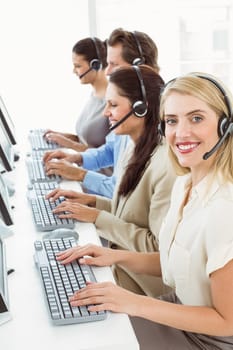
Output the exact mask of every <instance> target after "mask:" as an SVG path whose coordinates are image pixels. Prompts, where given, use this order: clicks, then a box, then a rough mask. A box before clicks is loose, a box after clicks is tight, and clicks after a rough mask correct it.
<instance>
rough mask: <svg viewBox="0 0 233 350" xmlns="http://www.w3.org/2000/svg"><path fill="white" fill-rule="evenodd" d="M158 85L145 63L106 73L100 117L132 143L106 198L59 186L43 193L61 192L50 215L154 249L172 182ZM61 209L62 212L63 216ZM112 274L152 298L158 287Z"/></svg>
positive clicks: (116, 243)
mask: <svg viewBox="0 0 233 350" xmlns="http://www.w3.org/2000/svg"><path fill="white" fill-rule="evenodd" d="M162 86H163V80H162V79H161V77H160V76H159V75H158V74H157V73H155V71H154V70H153V69H152V68H150V67H148V66H140V68H139V67H137V66H131V67H125V68H119V69H117V70H116V71H114V72H113V73H112V74H111V75H110V77H109V85H108V87H107V91H106V101H107V105H106V108H105V116H106V117H107V119H109V120H110V123H111V125H112V126H114V132H115V133H116V134H117V135H129V136H130V139H131V141H132V142H131V143H130V144H129V146H128V148H127V152H126V154H125V156H126V157H125V159H123V160H122V162H123V164H125V165H126V166H125V169H124V171H123V174H121V175H120V176H119V178H118V183H117V185H116V189H115V192H114V196H113V199H112V200H110V199H107V198H104V197H99V196H93V195H87V194H83V193H77V192H73V191H63V190H56V191H53V192H51V193H50V194H49V196H48V197H49V198H51V199H55V198H57V197H59V196H61V195H62V196H65V197H66V198H67V200H66V201H65V203H64V205H60V206H58V207H57V208H56V210H55V213H57V214H58V215H59V216H60V217H72V218H75V219H77V220H81V221H86V222H93V223H95V225H96V228H97V230H98V233H99V235H100V236H101V237H103V238H105V239H107V240H109V241H110V246H111V247H112V248H114V249H117V250H118V249H126V250H133V251H140V252H153V251H155V250H157V249H158V242H157V238H158V237H157V234H158V232H159V229H160V225H161V222H162V219H163V217H164V215H165V214H166V212H167V209H168V207H169V203H170V192H171V188H172V185H173V183H174V180H175V174H174V172H173V170H172V167H171V165H170V162H169V159H168V157H167V147H166V145H165V144H162V143H160V137H159V135H158V132H157V127H158V122H159V115H158V112H159V111H158V108H159V96H160V90H161V87H162ZM132 87H133V88H132ZM123 119H124V122H122V120H123ZM123 168H124V166H123ZM64 210H65V211H66V212H68V213H67V214H63V212H64ZM114 273H115V277H116V280H117V282H118V284H120V285H122V286H124V287H125V288H127V289H129V290H132V291H135V292H136V293H139V294H147V295H153V296H155V295H160V294H161V293H162V292H163V291H164V289H163V287H164V286H163V285H162V283H161V279H160V278H156V277H152V276H139V275H138V274H134V273H131V272H130V271H128V269H127V268H124V267H121V266H118V265H117V266H115V267H114Z"/></svg>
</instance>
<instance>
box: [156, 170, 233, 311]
mask: <svg viewBox="0 0 233 350" xmlns="http://www.w3.org/2000/svg"><path fill="white" fill-rule="evenodd" d="M188 183H190V174H189V175H185V176H180V177H178V178H177V180H176V183H175V185H174V188H173V191H172V197H171V207H170V209H169V211H168V213H167V216H166V218H165V220H164V223H163V225H162V227H161V231H160V235H159V248H160V260H161V267H162V275H163V280H164V283H166V284H168V285H169V286H171V287H172V288H174V289H175V291H176V294H177V296H178V298H179V299H180V300H181V302H182V303H183V304H186V305H206V306H212V299H211V290H210V278H209V275H210V274H211V272H213V271H215V270H218V269H219V268H221V267H223V266H224V265H225V264H226V263H227V262H229V261H230V260H231V259H233V184H232V183H227V184H223V185H221V184H220V182H219V181H217V180H215V181H214V182H213V183H212V184H211V187H210V188H209V187H207V184H208V176H207V177H206V178H204V179H203V180H202V181H201V182H200V183H199V184H198V185H197V186H195V187H194V188H193V189H192V194H191V198H190V200H189V201H188V203H187V204H186V206H185V207H183V205H182V203H183V201H184V198H185V195H186V191H187V184H188ZM207 189H208V190H207ZM206 192H207V193H206Z"/></svg>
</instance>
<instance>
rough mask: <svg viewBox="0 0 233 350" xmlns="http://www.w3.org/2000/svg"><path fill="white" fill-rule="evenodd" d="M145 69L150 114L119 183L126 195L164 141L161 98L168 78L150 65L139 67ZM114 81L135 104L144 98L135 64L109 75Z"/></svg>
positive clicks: (145, 117)
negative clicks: (159, 130) (160, 109)
mask: <svg viewBox="0 0 233 350" xmlns="http://www.w3.org/2000/svg"><path fill="white" fill-rule="evenodd" d="M138 68H139V69H140V72H141V76H142V79H143V84H144V87H145V91H146V100H147V101H146V102H147V113H146V115H145V116H144V117H143V118H144V120H145V123H144V130H143V132H142V134H141V136H140V138H139V140H138V142H137V144H136V145H135V148H134V153H133V155H132V157H131V159H130V161H129V163H128V166H127V168H126V171H125V173H124V175H123V178H122V180H121V183H120V186H119V191H118V192H119V194H120V195H123V196H126V195H128V194H130V193H131V192H132V191H133V190H134V189H135V188H136V186H137V184H138V183H139V181H140V179H141V177H142V175H143V173H144V171H145V169H146V167H147V164H148V161H149V160H150V158H151V156H152V154H153V153H154V151H155V148H156V147H157V146H158V144H159V143H160V136H159V135H158V131H157V130H158V123H159V98H160V91H161V88H162V87H163V86H164V81H163V79H162V78H161V77H160V75H158V74H157V73H156V72H155V70H154V69H152V68H151V67H149V66H146V65H140V66H139V67H138ZM109 81H110V83H113V84H115V85H116V87H117V89H118V93H119V94H120V95H121V96H124V97H126V98H128V99H129V101H130V102H131V104H132V105H133V104H134V103H135V102H136V101H140V100H142V99H143V96H142V92H141V90H142V89H141V84H140V81H139V79H138V76H137V74H136V71H135V69H134V67H132V66H130V67H124V68H123V67H122V68H119V69H117V70H115V71H114V72H113V73H112V74H111V75H110V78H109Z"/></svg>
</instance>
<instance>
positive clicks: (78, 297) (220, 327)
mask: <svg viewBox="0 0 233 350" xmlns="http://www.w3.org/2000/svg"><path fill="white" fill-rule="evenodd" d="M232 276H233V260H231V261H230V262H229V263H228V264H227V265H225V266H224V267H223V268H222V269H220V270H217V271H215V272H214V273H213V274H212V275H211V276H210V283H211V291H212V296H213V307H208V306H189V305H182V304H174V303H171V302H168V301H162V300H158V299H155V298H151V297H147V296H141V295H136V294H134V293H131V292H129V291H126V290H124V289H123V288H121V287H119V286H116V285H114V284H112V283H109V282H104V283H97V284H90V285H88V286H87V287H85V288H83V289H81V290H80V291H78V292H76V293H75V294H74V296H73V297H72V298H70V301H71V304H72V305H74V306H78V305H88V304H89V305H90V304H92V305H93V304H97V305H96V306H92V307H90V308H89V310H90V311H100V310H110V311H114V312H124V313H127V314H129V315H131V316H137V317H143V318H146V319H148V320H151V321H154V322H157V323H161V324H163V325H167V326H170V327H173V328H177V329H182V330H184V331H188V332H194V333H204V334H208V335H214V336H232V334H233V312H232V310H233V298H232V290H233V278H232ZM222 286H224V288H222Z"/></svg>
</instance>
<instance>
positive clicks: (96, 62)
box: [90, 58, 102, 71]
mask: <svg viewBox="0 0 233 350" xmlns="http://www.w3.org/2000/svg"><path fill="white" fill-rule="evenodd" d="M90 68H91V69H93V70H96V71H98V70H100V69H101V68H102V64H101V62H100V60H98V59H96V58H94V59H93V60H91V62H90Z"/></svg>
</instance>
